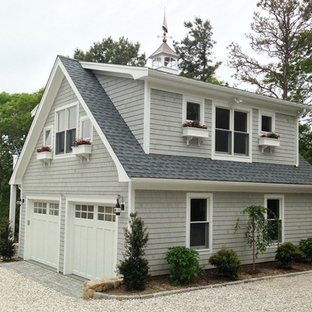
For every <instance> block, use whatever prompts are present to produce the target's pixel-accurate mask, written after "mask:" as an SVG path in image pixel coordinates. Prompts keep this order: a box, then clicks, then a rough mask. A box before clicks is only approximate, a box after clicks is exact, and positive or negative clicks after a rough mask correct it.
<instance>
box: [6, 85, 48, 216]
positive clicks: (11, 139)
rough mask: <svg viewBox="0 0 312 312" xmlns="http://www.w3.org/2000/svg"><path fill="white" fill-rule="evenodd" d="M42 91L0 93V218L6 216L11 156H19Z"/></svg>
mask: <svg viewBox="0 0 312 312" xmlns="http://www.w3.org/2000/svg"><path fill="white" fill-rule="evenodd" d="M42 93H43V89H42V90H40V91H38V92H35V93H32V94H27V93H21V94H9V93H6V92H2V93H0V217H1V216H3V215H7V213H8V207H9V198H10V187H9V184H8V183H9V179H10V176H11V174H12V156H13V155H14V154H19V153H20V152H21V150H22V147H23V145H24V142H25V139H26V136H27V133H28V130H29V128H30V124H31V121H32V117H31V113H30V112H31V111H32V109H33V108H34V107H35V106H36V105H37V104H38V103H39V102H40V100H41V97H42Z"/></svg>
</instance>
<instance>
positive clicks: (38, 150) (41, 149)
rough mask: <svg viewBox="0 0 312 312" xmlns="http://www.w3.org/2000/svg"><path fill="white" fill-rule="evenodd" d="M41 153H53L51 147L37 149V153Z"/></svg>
mask: <svg viewBox="0 0 312 312" xmlns="http://www.w3.org/2000/svg"><path fill="white" fill-rule="evenodd" d="M41 152H51V148H50V147H49V146H41V147H39V148H37V153H41Z"/></svg>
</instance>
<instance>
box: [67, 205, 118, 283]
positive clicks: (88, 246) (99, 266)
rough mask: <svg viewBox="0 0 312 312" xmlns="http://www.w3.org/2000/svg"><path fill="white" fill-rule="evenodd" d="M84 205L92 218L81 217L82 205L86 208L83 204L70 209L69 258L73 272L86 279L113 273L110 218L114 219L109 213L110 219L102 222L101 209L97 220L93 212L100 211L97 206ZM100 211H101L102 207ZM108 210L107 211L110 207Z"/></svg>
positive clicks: (113, 238) (113, 230) (112, 233)
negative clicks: (70, 245)
mask: <svg viewBox="0 0 312 312" xmlns="http://www.w3.org/2000/svg"><path fill="white" fill-rule="evenodd" d="M87 206H88V207H89V208H88V209H91V211H92V212H93V219H87V218H83V217H81V216H82V207H86V204H84V205H80V204H78V209H77V208H76V209H75V211H74V212H73V216H74V222H73V225H72V226H73V231H72V233H73V236H72V238H71V240H72V241H73V244H72V246H73V249H74V250H73V252H72V254H73V257H74V259H73V260H72V263H73V267H72V271H73V273H74V274H78V275H80V276H83V277H86V278H90V279H92V278H104V277H111V276H113V275H114V268H113V263H114V253H115V238H116V236H115V222H114V221H113V220H115V218H113V217H112V215H110V216H109V218H108V219H110V220H112V221H111V222H106V221H104V220H103V219H104V218H105V215H104V214H105V212H103V216H104V217H102V221H99V220H98V214H97V213H98V211H100V210H98V206H97V205H94V206H93V205H87ZM91 206H92V208H91ZM99 206H100V205H99ZM104 208H105V207H104ZM84 209H85V208H84ZM92 209H93V210H92ZM77 210H78V214H77ZM102 210H103V211H105V209H102ZM109 211H110V212H111V211H112V209H110V210H109ZM77 216H78V217H77ZM84 216H85V214H84Z"/></svg>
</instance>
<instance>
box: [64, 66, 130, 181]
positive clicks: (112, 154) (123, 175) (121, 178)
mask: <svg viewBox="0 0 312 312" xmlns="http://www.w3.org/2000/svg"><path fill="white" fill-rule="evenodd" d="M59 66H60V68H61V69H62V71H63V73H64V75H65V77H66V79H67V81H68V83H69V85H70V86H71V88H72V89H73V91H74V93H75V95H76V96H77V98H78V100H79V103H80V104H81V105H82V107H83V108H84V110H85V112H86V113H87V115H88V117H89V118H90V120H91V122H92V124H93V126H94V128H95V129H96V131H97V133H98V135H99V136H100V138H101V140H102V142H103V144H104V146H105V148H106V149H107V151H108V153H109V155H110V157H111V158H112V160H113V162H114V163H115V166H116V168H117V172H118V179H119V182H129V181H130V179H129V177H128V175H127V173H126V171H125V169H124V168H123V166H122V165H121V163H120V161H119V159H118V158H117V156H116V154H115V152H114V151H113V149H112V147H111V145H110V144H109V142H108V140H107V138H106V136H105V134H104V133H103V131H102V129H101V128H100V126H99V125H98V123H97V122H96V120H95V118H94V117H93V115H92V113H91V111H90V110H89V107H88V105H87V104H86V103H85V101H84V100H83V98H82V96H81V95H80V93H79V91H78V89H77V88H76V86H75V84H74V82H73V81H72V79H71V77H70V76H69V74H68V72H67V71H66V68H65V67H64V65H63V64H62V62H60V65H59Z"/></svg>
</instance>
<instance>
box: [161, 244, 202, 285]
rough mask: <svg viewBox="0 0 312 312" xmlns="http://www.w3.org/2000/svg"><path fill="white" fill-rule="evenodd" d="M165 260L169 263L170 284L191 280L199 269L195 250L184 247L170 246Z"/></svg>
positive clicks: (182, 283) (189, 281)
mask: <svg viewBox="0 0 312 312" xmlns="http://www.w3.org/2000/svg"><path fill="white" fill-rule="evenodd" d="M168 250H169V251H168V253H167V257H166V260H167V262H168V263H169V265H170V268H169V270H170V282H171V285H180V284H181V285H185V284H189V283H191V282H192V280H193V278H194V277H197V276H198V274H199V272H200V271H201V267H200V265H199V262H198V259H199V255H198V252H197V251H196V250H193V249H190V248H186V247H170V248H169V249H168Z"/></svg>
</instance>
